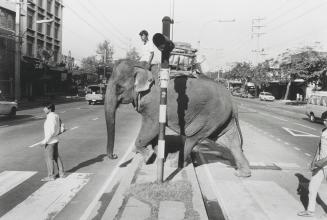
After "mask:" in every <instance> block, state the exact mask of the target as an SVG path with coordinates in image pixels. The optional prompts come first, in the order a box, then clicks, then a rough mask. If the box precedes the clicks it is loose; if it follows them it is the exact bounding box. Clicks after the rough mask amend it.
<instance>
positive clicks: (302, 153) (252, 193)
mask: <svg viewBox="0 0 327 220" xmlns="http://www.w3.org/2000/svg"><path fill="white" fill-rule="evenodd" d="M235 101H236V103H237V104H238V106H239V113H240V114H239V117H240V124H241V129H242V132H243V136H244V148H243V149H244V152H245V155H246V156H247V158H248V160H249V162H250V165H251V169H252V172H253V173H252V174H253V175H252V177H250V178H247V179H239V178H236V177H235V176H234V175H233V172H234V169H233V167H232V166H231V165H232V164H231V163H230V162H229V161H227V160H225V159H223V158H221V157H220V156H219V154H218V153H217V151H219V150H218V149H217V147H214V146H210V145H202V146H200V147H199V153H197V154H196V161H197V163H198V165H197V168H196V171H197V175H198V180H199V182H200V186H201V190H202V192H203V194H204V198H205V200H206V204H207V208H208V210H210V212H209V213H208V214H209V218H211V219H221V218H222V216H225V218H226V219H244V220H252V219H288V220H297V219H301V218H300V217H298V216H297V215H296V213H297V212H298V211H300V210H303V209H304V207H305V206H306V203H307V194H308V183H309V179H310V178H311V172H310V171H309V170H308V165H309V163H310V162H311V159H312V157H313V153H314V151H315V149H316V144H317V142H318V140H319V138H318V136H319V135H320V132H321V129H322V127H323V125H322V124H319V123H311V122H309V121H307V120H306V117H305V115H304V114H303V113H301V111H302V112H303V108H302V110H300V109H297V110H296V111H292V108H283V107H281V106H280V105H275V104H273V103H263V102H257V101H253V100H250V101H249V100H247V99H238V98H236V99H235ZM326 192H327V185H326V184H323V185H322V187H321V189H320V200H319V204H318V205H317V218H316V219H327V216H326V215H325V214H326V213H327V205H326V204H327V196H326ZM218 204H219V205H218Z"/></svg>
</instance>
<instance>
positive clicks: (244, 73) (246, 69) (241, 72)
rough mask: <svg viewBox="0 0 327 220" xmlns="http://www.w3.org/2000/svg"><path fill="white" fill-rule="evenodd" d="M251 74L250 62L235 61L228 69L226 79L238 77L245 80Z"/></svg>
mask: <svg viewBox="0 0 327 220" xmlns="http://www.w3.org/2000/svg"><path fill="white" fill-rule="evenodd" d="M251 76H252V69H251V65H250V63H247V62H242V63H240V62H237V63H236V64H235V65H234V67H233V68H232V69H231V70H230V72H229V73H228V75H227V76H226V78H227V79H239V80H241V81H242V82H245V81H247V79H248V77H251Z"/></svg>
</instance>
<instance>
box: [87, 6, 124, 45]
mask: <svg viewBox="0 0 327 220" xmlns="http://www.w3.org/2000/svg"><path fill="white" fill-rule="evenodd" d="M88 2H89V3H90V4H91V5H92V6H93V8H94V9H96V10H97V12H99V13H100V15H102V17H103V18H104V20H106V21H108V23H109V24H110V25H111V26H112V27H113V28H114V29H115V30H116V31H117V33H119V34H120V35H121V36H122V37H123V38H125V39H126V40H127V41H130V38H129V37H127V36H126V35H125V34H123V33H122V32H121V31H120V30H119V28H117V26H116V25H115V24H114V23H113V22H111V20H110V19H109V18H108V17H107V16H106V15H105V14H104V13H102V11H101V10H100V9H99V8H98V7H97V6H95V4H92V3H91V1H90V0H88Z"/></svg>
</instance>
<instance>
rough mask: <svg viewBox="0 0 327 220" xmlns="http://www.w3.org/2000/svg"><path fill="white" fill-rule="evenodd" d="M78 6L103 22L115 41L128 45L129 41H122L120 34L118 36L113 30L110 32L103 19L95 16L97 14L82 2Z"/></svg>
mask: <svg viewBox="0 0 327 220" xmlns="http://www.w3.org/2000/svg"><path fill="white" fill-rule="evenodd" d="M80 6H82V7H83V8H84V10H85V11H86V12H87V13H88V14H89V15H90V16H91V17H93V18H94V19H95V20H96V21H99V22H100V23H102V24H103V26H102V27H104V28H105V29H106V30H107V31H109V32H110V33H112V34H114V35H115V38H116V40H117V42H119V43H121V44H122V45H124V46H128V44H129V42H128V41H127V42H124V41H122V40H123V39H124V38H121V36H118V35H117V33H115V32H112V31H111V30H110V29H109V28H108V26H107V25H106V23H105V22H104V20H103V19H101V18H100V19H99V17H98V16H97V15H95V14H94V13H93V12H92V11H91V10H90V9H88V8H87V7H86V6H85V5H83V4H82V3H80Z"/></svg>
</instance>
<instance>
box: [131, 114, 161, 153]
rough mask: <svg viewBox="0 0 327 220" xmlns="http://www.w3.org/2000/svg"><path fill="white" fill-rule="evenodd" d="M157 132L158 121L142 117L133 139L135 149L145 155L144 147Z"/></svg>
mask: <svg viewBox="0 0 327 220" xmlns="http://www.w3.org/2000/svg"><path fill="white" fill-rule="evenodd" d="M158 134H159V122H155V121H153V120H151V119H150V118H148V117H144V116H143V117H142V125H141V129H140V131H139V134H138V136H137V138H136V141H135V151H136V152H137V153H141V154H142V155H145V153H146V147H147V146H148V145H149V144H152V143H151V142H152V141H153V139H155V138H156V137H157V135H158Z"/></svg>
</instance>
